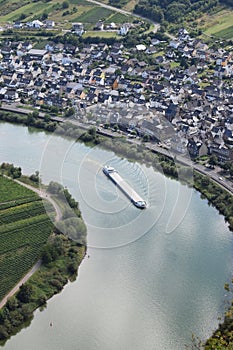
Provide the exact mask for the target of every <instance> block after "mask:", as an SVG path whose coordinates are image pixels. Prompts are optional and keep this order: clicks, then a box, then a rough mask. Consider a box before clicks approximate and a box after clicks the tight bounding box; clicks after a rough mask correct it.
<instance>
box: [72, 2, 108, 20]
mask: <svg viewBox="0 0 233 350" xmlns="http://www.w3.org/2000/svg"><path fill="white" fill-rule="evenodd" d="M111 14H113V11H111V10H109V9H106V8H104V7H100V6H95V7H93V8H92V9H90V10H89V11H87V12H85V13H82V15H80V16H78V17H76V18H75V21H77V22H83V23H94V24H95V23H96V22H98V21H99V20H105V19H106V18H108V17H109V16H110V15H111Z"/></svg>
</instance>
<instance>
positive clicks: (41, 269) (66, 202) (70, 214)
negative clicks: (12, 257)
mask: <svg viewBox="0 0 233 350" xmlns="http://www.w3.org/2000/svg"><path fill="white" fill-rule="evenodd" d="M6 165H7V164H6V163H4V170H5V171H6ZM7 169H8V170H9V169H13V170H14V169H18V168H14V167H13V168H12V166H10V167H9V166H8V167H7ZM13 174H15V172H13ZM17 177H18V179H20V176H17ZM6 180H7V179H6ZM8 181H10V180H8ZM24 181H25V176H24ZM15 182H17V186H18V187H17V188H25V187H26V188H27V191H28V192H27V194H28V193H29V191H31V192H32V193H33V192H35V193H36V194H37V195H39V196H40V197H41V198H43V200H45V202H47V201H49V202H50V205H52V206H53V207H54V211H55V212H56V215H55V216H54V213H51V210H50V211H48V210H47V217H48V220H49V217H50V219H51V220H53V219H54V217H55V222H54V225H55V226H53V225H52V223H51V222H50V226H51V232H53V233H52V234H50V236H49V238H48V240H47V239H46V241H47V242H45V244H44V245H43V247H42V248H41V249H40V251H39V258H40V260H38V261H37V263H36V264H35V265H34V266H33V268H32V269H31V270H30V271H29V272H28V273H27V274H26V275H25V276H24V277H23V278H22V279H21V280H20V281H19V282H18V283H17V285H16V286H15V287H14V288H13V289H12V290H11V291H10V292H8V294H7V296H6V297H5V298H4V299H3V301H2V303H1V307H2V308H1V310H0V345H4V344H5V342H6V341H7V339H9V338H10V337H11V336H12V335H14V334H16V333H17V332H18V331H19V330H20V329H21V328H23V327H24V325H25V324H26V323H28V322H30V320H31V319H32V318H33V312H34V311H35V310H36V309H37V308H38V307H42V306H44V305H45V304H46V301H47V300H48V299H50V298H51V297H52V296H53V295H54V294H56V293H59V292H60V291H61V290H62V289H63V287H64V286H65V285H66V284H67V283H68V281H73V280H75V279H76V277H77V272H78V267H79V265H80V264H81V262H82V260H83V258H84V256H85V253H86V227H85V224H84V222H83V220H82V217H81V212H80V210H79V208H78V203H77V202H76V201H75V200H74V199H73V198H72V196H71V195H70V194H69V192H68V190H67V189H64V188H63V187H62V186H61V185H59V184H55V186H54V184H50V186H48V188H47V192H46V191H45V190H41V189H39V188H38V187H35V188H34V187H32V186H31V185H29V184H28V183H27V184H25V183H20V181H19V180H15ZM29 182H30V180H29ZM19 186H20V187H19ZM11 197H12V196H11ZM12 198H13V199H14V197H12ZM12 198H11V202H12V203H13V202H14V203H13V204H12V205H14V208H13V211H14V212H15V213H16V211H17V210H18V207H17V202H16V201H13V199H12ZM45 202H44V206H45V207H46V203H45ZM7 203H8V206H9V205H10V204H9V201H8V202H7ZM23 205H24V204H23ZM24 206H25V205H24ZM70 208H72V210H71V209H70ZM2 210H3V211H4V210H8V211H9V210H11V207H10V208H9V209H8V208H7V209H6V208H5V206H3V209H2ZM2 214H4V213H3V212H1V216H2ZM16 214H17V213H16ZM10 217H11V216H10ZM68 219H69V227H71V226H72V227H73V229H72V233H73V234H74V232H76V233H75V237H74V238H73V240H72V239H71V237H70V235H69V232H68V231H67V230H66V231H63V230H62V227H63V225H64V226H65V224H66V220H68ZM71 221H72V222H71ZM77 224H78V225H79V226H77ZM9 225H11V223H9ZM17 240H18V239H17ZM23 243H25V242H23ZM12 246H13V242H12ZM11 249H12V247H11ZM3 253H4V252H3ZM8 254H9V252H8ZM18 268H19V266H18ZM15 272H16V273H17V267H15ZM18 275H19V274H18V273H17V276H18ZM8 277H9V276H8Z"/></svg>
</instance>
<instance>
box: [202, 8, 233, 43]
mask: <svg viewBox="0 0 233 350" xmlns="http://www.w3.org/2000/svg"><path fill="white" fill-rule="evenodd" d="M200 24H201V27H202V28H203V31H204V33H205V34H206V35H213V36H215V37H216V38H220V39H233V11H232V10H222V11H219V12H217V13H216V14H214V15H213V16H205V17H204V18H202V20H201V22H200Z"/></svg>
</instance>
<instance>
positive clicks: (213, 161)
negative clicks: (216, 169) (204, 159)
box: [209, 154, 218, 165]
mask: <svg viewBox="0 0 233 350" xmlns="http://www.w3.org/2000/svg"><path fill="white" fill-rule="evenodd" d="M209 164H210V165H217V164H218V158H217V156H216V155H215V154H212V155H211V156H210V159H209Z"/></svg>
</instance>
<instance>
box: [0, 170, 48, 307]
mask: <svg viewBox="0 0 233 350" xmlns="http://www.w3.org/2000/svg"><path fill="white" fill-rule="evenodd" d="M0 189H1V192H0V193H1V194H0V240H1V244H0V285H1V289H0V300H1V299H2V298H3V297H4V296H5V295H6V293H7V292H8V291H9V290H11V289H12V288H13V287H14V285H15V284H16V283H17V282H18V281H19V280H20V279H21V278H22V277H23V276H24V275H25V274H26V273H27V272H28V271H29V270H30V268H31V267H32V266H33V264H34V263H35V262H36V261H37V260H38V259H39V257H40V252H41V249H42V247H43V245H44V244H45V243H46V242H47V239H48V237H49V236H50V234H51V232H52V228H53V224H52V222H51V221H50V219H49V217H48V215H47V214H46V212H48V211H49V212H51V211H53V208H52V206H51V205H50V204H46V209H45V207H44V204H43V202H42V200H41V199H40V198H39V197H38V196H37V194H35V193H34V192H32V191H31V190H28V189H27V188H25V187H23V186H21V185H19V184H17V183H16V182H14V181H13V180H10V179H8V178H4V177H2V176H1V177H0Z"/></svg>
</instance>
